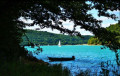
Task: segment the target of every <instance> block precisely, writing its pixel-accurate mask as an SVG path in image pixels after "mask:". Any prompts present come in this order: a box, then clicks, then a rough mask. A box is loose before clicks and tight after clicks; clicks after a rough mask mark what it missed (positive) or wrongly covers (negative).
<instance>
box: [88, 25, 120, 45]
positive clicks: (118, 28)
mask: <svg viewBox="0 0 120 76" xmlns="http://www.w3.org/2000/svg"><path fill="white" fill-rule="evenodd" d="M106 29H107V30H108V31H110V32H113V33H117V34H119V35H120V24H114V25H110V26H109V27H107V28H106ZM119 35H117V36H116V37H115V40H114V41H117V42H119V43H120V36H119ZM104 43H107V42H104ZM109 43H111V42H109ZM88 44H89V45H101V44H102V42H101V41H100V40H99V39H98V38H97V37H92V38H90V39H89V40H88Z"/></svg>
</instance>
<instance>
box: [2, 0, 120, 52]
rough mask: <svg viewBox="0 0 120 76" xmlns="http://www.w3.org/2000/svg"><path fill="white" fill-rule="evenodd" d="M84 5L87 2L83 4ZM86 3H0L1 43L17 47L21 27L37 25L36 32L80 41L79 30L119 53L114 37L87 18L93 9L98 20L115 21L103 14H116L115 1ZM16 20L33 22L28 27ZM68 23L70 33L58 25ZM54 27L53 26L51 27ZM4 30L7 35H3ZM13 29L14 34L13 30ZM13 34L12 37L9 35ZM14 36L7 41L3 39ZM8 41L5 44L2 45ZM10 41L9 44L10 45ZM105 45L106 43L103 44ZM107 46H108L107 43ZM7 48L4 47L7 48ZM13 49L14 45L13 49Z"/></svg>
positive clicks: (32, 0)
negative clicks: (47, 31) (46, 31)
mask: <svg viewBox="0 0 120 76" xmlns="http://www.w3.org/2000/svg"><path fill="white" fill-rule="evenodd" d="M86 1H87V0H86ZM86 1H81V0H77V1H75V0H71V1H59V0H44V1H42V0H41V1H40V0H24V1H20V0H19V1H14V0H13V1H11V0H4V1H0V8H1V12H0V17H1V19H0V21H1V23H0V25H1V27H2V28H1V29H3V30H2V31H1V33H2V32H4V34H2V35H1V38H3V39H2V41H1V42H2V43H1V44H4V45H6V44H5V43H6V42H8V43H9V45H11V44H12V45H13V44H17V45H19V41H20V36H18V34H20V33H19V32H18V29H19V31H20V30H22V29H23V27H24V26H26V25H28V26H33V25H35V24H39V26H40V28H44V27H47V28H51V29H57V30H60V31H61V33H68V34H70V35H77V36H80V37H81V34H80V32H77V31H76V29H75V27H77V26H80V28H84V29H85V30H88V31H91V32H92V33H93V34H94V35H95V36H96V37H98V39H99V40H100V41H101V42H103V43H102V45H105V46H107V47H109V48H110V49H112V50H114V51H115V52H116V51H117V50H118V49H120V44H119V43H118V42H117V41H115V40H114V39H115V37H116V35H117V36H119V35H118V34H116V33H113V32H110V31H107V30H106V29H105V28H102V27H101V22H102V21H100V20H97V19H95V18H94V17H93V16H92V15H91V14H88V13H87V12H88V11H89V10H91V9H93V8H95V9H96V10H98V16H105V17H110V18H112V19H115V20H116V19H117V17H116V16H115V15H114V14H110V13H109V12H107V10H111V11H113V10H120V8H119V7H120V4H119V1H113V0H104V1H98V0H94V1H92V0H89V2H91V3H92V4H91V3H90V4H87V3H86ZM20 16H23V17H24V18H26V19H32V20H34V21H33V23H32V24H25V23H23V22H21V21H19V20H18V18H19V17H20ZM61 20H63V21H66V20H71V21H73V22H74V29H73V30H69V29H66V28H64V27H63V25H62V21H61ZM53 23H54V24H53ZM5 29H6V30H7V31H8V32H9V33H7V32H6V31H5ZM14 29H15V30H14ZM12 32H15V33H12ZM7 34H9V35H10V36H14V37H15V38H14V40H16V41H14V40H12V37H10V39H9V38H8V37H7V36H6V35H7ZM5 40H8V41H5ZM11 40H12V41H11ZM105 41H106V43H104V42H105ZM109 42H111V43H109ZM9 45H8V46H9ZM13 46H16V45H13Z"/></svg>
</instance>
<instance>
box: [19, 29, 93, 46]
mask: <svg viewBox="0 0 120 76" xmlns="http://www.w3.org/2000/svg"><path fill="white" fill-rule="evenodd" d="M26 36H27V37H28V38H29V41H30V42H32V43H34V44H36V45H38V44H40V45H57V44H58V41H59V40H60V41H61V44H62V45H77V44H87V42H88V40H89V39H90V38H91V37H92V36H90V35H83V38H81V37H78V36H69V35H63V34H54V33H49V32H46V31H36V30H26V33H25V34H24V35H23V36H22V39H23V41H22V42H21V45H27V44H28V42H29V41H28V40H27V38H26Z"/></svg>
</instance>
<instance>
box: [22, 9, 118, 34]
mask: <svg viewBox="0 0 120 76" xmlns="http://www.w3.org/2000/svg"><path fill="white" fill-rule="evenodd" d="M108 12H109V13H114V14H116V15H117V16H118V17H119V20H120V11H108ZM88 13H91V14H92V15H93V16H94V17H95V18H96V19H98V20H102V21H103V22H102V27H108V26H110V24H115V23H117V22H118V21H115V20H113V19H111V18H107V17H103V16H101V17H98V16H97V13H98V12H97V10H95V9H93V10H91V11H89V12H88ZM20 19H21V20H22V21H24V22H26V23H31V22H32V20H25V19H23V18H22V17H21V18H20ZM73 25H74V24H73V22H72V21H69V20H67V21H66V22H63V26H64V27H65V28H68V29H71V30H72V29H73ZM26 28H27V29H36V28H39V26H37V25H35V26H33V27H28V26H27V27H26ZM76 30H77V31H79V32H80V33H81V34H82V35H92V33H91V32H89V31H85V30H84V29H80V27H76ZM40 31H48V32H52V33H57V34H59V33H60V32H59V31H58V30H53V31H52V30H51V28H44V29H40Z"/></svg>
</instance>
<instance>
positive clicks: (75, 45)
mask: <svg viewBox="0 0 120 76" xmlns="http://www.w3.org/2000/svg"><path fill="white" fill-rule="evenodd" d="M76 45H87V46H100V45H94V44H92V45H90V44H76ZM76 45H61V46H76ZM40 46H58V45H40Z"/></svg>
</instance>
